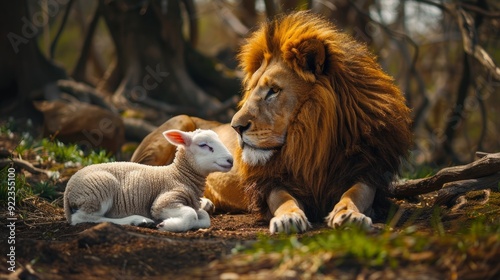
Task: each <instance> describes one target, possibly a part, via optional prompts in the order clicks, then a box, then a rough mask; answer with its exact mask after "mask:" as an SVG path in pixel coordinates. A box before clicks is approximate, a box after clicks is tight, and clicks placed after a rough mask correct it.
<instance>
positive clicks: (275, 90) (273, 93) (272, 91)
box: [265, 86, 281, 99]
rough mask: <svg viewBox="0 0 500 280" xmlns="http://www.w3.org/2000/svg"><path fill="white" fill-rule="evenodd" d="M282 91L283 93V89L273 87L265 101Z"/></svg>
mask: <svg viewBox="0 0 500 280" xmlns="http://www.w3.org/2000/svg"><path fill="white" fill-rule="evenodd" d="M280 91H281V89H280V88H279V87H275V86H273V87H271V88H270V89H269V91H268V92H267V94H266V97H265V99H268V98H270V97H272V96H274V95H276V94H278V93H279V92H280Z"/></svg>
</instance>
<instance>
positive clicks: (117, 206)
mask: <svg viewBox="0 0 500 280" xmlns="http://www.w3.org/2000/svg"><path fill="white" fill-rule="evenodd" d="M163 135H164V136H165V138H166V139H167V140H168V141H169V142H170V143H172V144H173V145H176V146H177V153H176V154H175V159H174V162H173V163H172V164H170V165H168V166H149V165H143V164H138V163H133V162H112V163H102V164H95V165H90V166H87V167H85V168H83V169H81V170H80V171H78V172H76V173H75V175H73V177H71V179H70V180H69V181H68V185H67V186H66V190H65V192H64V211H65V214H66V219H67V220H68V222H69V223H70V224H72V225H75V224H78V223H85V222H91V223H101V222H112V223H115V224H131V225H139V224H142V223H154V221H153V220H156V221H161V223H159V224H158V225H157V227H158V228H159V229H160V230H164V231H175V232H181V231H187V230H190V229H197V228H208V227H209V226H210V216H209V215H208V213H207V212H206V211H205V210H204V209H202V208H201V202H200V198H201V197H202V196H203V191H204V188H205V180H206V177H207V176H208V174H209V173H211V172H216V171H220V172H227V171H229V170H230V169H231V168H232V166H233V157H232V156H231V153H230V152H229V151H228V150H227V148H226V147H225V146H224V144H222V142H221V141H220V139H219V137H218V136H217V134H216V133H215V132H213V131H211V130H196V131H194V132H182V131H179V130H167V131H165V132H163ZM210 203H211V202H210Z"/></svg>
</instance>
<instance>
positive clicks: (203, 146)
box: [198, 143, 214, 153]
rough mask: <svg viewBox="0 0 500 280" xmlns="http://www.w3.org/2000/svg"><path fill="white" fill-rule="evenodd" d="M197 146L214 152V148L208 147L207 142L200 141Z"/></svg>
mask: <svg viewBox="0 0 500 280" xmlns="http://www.w3.org/2000/svg"><path fill="white" fill-rule="evenodd" d="M198 146H199V147H200V148H202V149H206V150H209V151H210V152H212V153H213V152H214V148H212V147H210V146H209V145H208V144H206V143H202V144H200V145H198Z"/></svg>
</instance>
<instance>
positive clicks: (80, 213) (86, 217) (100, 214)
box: [71, 200, 154, 226]
mask: <svg viewBox="0 0 500 280" xmlns="http://www.w3.org/2000/svg"><path fill="white" fill-rule="evenodd" d="M111 206H112V201H111V200H108V201H105V202H102V203H101V207H100V209H99V211H96V212H92V213H88V212H86V211H85V210H83V209H78V210H77V211H76V212H75V213H73V214H71V224H72V225H76V224H79V223H104V222H110V223H114V224H118V225H134V226H137V225H140V224H147V223H154V221H153V220H151V219H149V218H146V217H143V216H140V215H132V216H128V217H123V218H107V217H104V215H105V214H106V213H107V212H108V210H109V209H110V208H111Z"/></svg>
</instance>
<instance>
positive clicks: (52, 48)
mask: <svg viewBox="0 0 500 280" xmlns="http://www.w3.org/2000/svg"><path fill="white" fill-rule="evenodd" d="M74 2H75V0H70V1H69V2H68V5H66V10H65V11H64V16H63V18H62V21H61V25H60V26H59V29H58V30H57V33H56V36H55V37H54V40H53V41H52V44H50V52H49V53H50V59H54V54H55V52H56V47H57V43H58V42H59V38H60V37H61V34H62V31H63V30H64V27H65V26H66V22H67V21H68V17H69V13H70V11H71V7H72V6H73V3H74Z"/></svg>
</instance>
